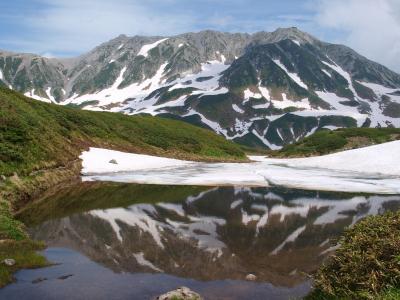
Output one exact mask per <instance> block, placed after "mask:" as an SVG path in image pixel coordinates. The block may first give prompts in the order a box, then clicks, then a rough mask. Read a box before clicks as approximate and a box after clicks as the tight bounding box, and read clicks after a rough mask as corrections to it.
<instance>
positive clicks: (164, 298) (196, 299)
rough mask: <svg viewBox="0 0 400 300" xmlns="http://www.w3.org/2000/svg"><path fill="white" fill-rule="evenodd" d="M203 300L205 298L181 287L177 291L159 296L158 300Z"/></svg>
mask: <svg viewBox="0 0 400 300" xmlns="http://www.w3.org/2000/svg"><path fill="white" fill-rule="evenodd" d="M178 299H179V300H203V298H202V297H201V296H200V295H199V294H197V293H195V292H193V291H192V290H190V289H189V288H187V287H180V288H178V289H176V290H173V291H170V292H168V293H165V294H163V295H161V296H158V297H157V298H156V300H178Z"/></svg>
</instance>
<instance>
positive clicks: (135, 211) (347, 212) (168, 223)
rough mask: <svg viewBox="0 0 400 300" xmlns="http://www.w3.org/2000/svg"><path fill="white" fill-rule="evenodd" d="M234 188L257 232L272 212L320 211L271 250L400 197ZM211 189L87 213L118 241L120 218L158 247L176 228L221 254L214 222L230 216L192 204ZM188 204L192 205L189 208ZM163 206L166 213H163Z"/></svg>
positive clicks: (233, 204)
mask: <svg viewBox="0 0 400 300" xmlns="http://www.w3.org/2000/svg"><path fill="white" fill-rule="evenodd" d="M233 191H234V192H233V197H232V199H230V200H231V201H230V203H229V205H228V207H227V209H228V210H231V211H235V214H237V213H239V214H240V220H241V223H242V224H243V226H245V227H249V226H250V227H251V228H254V230H255V238H257V236H259V234H261V231H262V230H263V229H265V228H268V226H269V224H268V222H269V220H270V219H271V217H272V216H278V218H274V219H275V221H276V220H279V222H281V223H284V222H286V221H287V218H289V217H291V216H297V217H300V218H302V219H307V218H308V216H309V213H310V211H313V212H316V211H318V212H319V214H318V215H317V216H316V215H315V213H314V217H313V221H312V222H311V223H310V222H309V223H307V225H304V223H303V224H302V225H301V226H299V227H298V228H296V229H295V230H293V231H292V233H290V234H289V235H288V236H287V237H286V238H285V240H284V241H283V242H281V243H280V244H279V245H278V246H277V247H276V248H275V249H274V250H273V251H272V252H271V254H277V253H278V252H280V251H282V250H283V249H284V248H285V247H287V246H288V245H289V244H291V243H293V242H295V241H296V240H297V238H298V237H299V236H300V235H301V234H302V233H303V232H305V231H306V230H307V228H308V227H309V226H325V225H327V224H334V223H335V222H336V221H338V220H341V219H347V218H349V220H350V224H354V223H355V222H356V221H358V220H359V219H361V218H363V217H365V216H367V215H375V214H378V213H382V212H383V211H384V204H385V203H388V202H392V201H400V197H397V196H355V197H351V198H349V199H337V200H336V199H331V198H330V199H328V198H327V199H324V198H319V197H318V196H316V197H303V196H300V197H297V198H296V197H294V198H293V199H290V200H289V201H285V200H284V199H283V197H282V196H280V195H277V194H275V193H273V192H271V191H268V192H266V193H261V192H259V189H258V190H257V189H253V188H234V190H233ZM214 192H216V193H218V188H213V189H210V190H207V191H205V192H202V193H199V194H198V195H194V196H190V197H188V198H187V199H186V201H185V202H184V203H180V204H177V203H174V204H172V203H157V204H155V205H150V204H137V205H132V206H130V207H128V208H116V209H108V210H94V211H91V212H89V214H91V215H93V216H96V217H99V218H101V219H104V220H106V221H107V222H109V223H110V225H111V226H112V228H113V230H114V231H115V233H116V235H117V237H118V239H119V240H120V241H121V243H123V235H121V227H120V224H121V222H122V223H125V224H127V225H130V226H132V227H137V228H139V229H140V230H141V232H142V233H148V234H150V236H151V237H152V238H153V240H154V242H155V244H156V245H158V246H159V247H161V248H162V249H164V248H165V245H164V242H163V239H164V237H163V236H164V233H165V231H166V230H168V231H172V232H174V233H175V234H176V235H177V236H178V237H179V238H181V239H187V240H191V241H194V242H195V243H196V245H197V247H198V248H199V249H201V250H205V251H208V252H211V253H216V254H217V256H218V257H219V256H221V255H222V254H223V249H224V248H226V247H227V246H226V245H225V243H224V242H223V240H222V238H221V237H220V236H219V233H218V232H219V231H218V228H220V227H223V226H226V225H227V222H228V220H227V219H224V218H221V217H216V216H210V215H204V212H203V213H202V214H199V213H197V212H196V210H193V208H194V207H195V206H193V205H196V204H199V203H201V201H202V200H204V199H207V198H209V197H210V196H212V193H214ZM190 205H191V206H192V207H191V209H190V210H188V206H190ZM239 207H240V209H239ZM166 212H167V216H168V217H167V216H166V215H165V213H166ZM168 212H169V213H168ZM275 226H276V225H275ZM328 243H329V239H328V240H325V241H324V242H323V243H321V244H320V245H319V247H320V248H326V246H328ZM324 251H326V250H324ZM323 253H325V252H323ZM135 257H136V256H135ZM136 258H137V260H138V261H139V260H140V257H139V256H138V257H136ZM142 262H143V261H142ZM155 268H157V267H155V266H153V269H155Z"/></svg>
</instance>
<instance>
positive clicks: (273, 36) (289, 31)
mask: <svg viewBox="0 0 400 300" xmlns="http://www.w3.org/2000/svg"><path fill="white" fill-rule="evenodd" d="M285 39H291V40H297V41H298V42H300V43H311V44H313V43H314V42H315V41H318V39H317V38H315V37H313V36H312V35H310V34H308V33H307V32H304V31H301V30H300V29H298V28H297V27H287V28H278V29H276V30H275V31H273V32H271V33H270V42H272V43H274V42H279V41H281V40H285Z"/></svg>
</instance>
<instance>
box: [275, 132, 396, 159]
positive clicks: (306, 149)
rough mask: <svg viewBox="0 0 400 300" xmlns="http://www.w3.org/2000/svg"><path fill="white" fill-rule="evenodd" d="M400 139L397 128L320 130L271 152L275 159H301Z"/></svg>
mask: <svg viewBox="0 0 400 300" xmlns="http://www.w3.org/2000/svg"><path fill="white" fill-rule="evenodd" d="M398 139H400V129H399V128H341V129H337V130H334V131H330V130H321V131H318V132H316V133H315V134H313V135H311V136H309V137H306V138H304V139H302V140H300V141H298V142H297V143H294V144H291V145H287V146H285V147H284V148H282V149H281V150H279V151H273V152H271V153H270V155H271V156H275V157H303V156H315V155H324V154H329V153H332V152H338V151H343V150H349V149H355V148H361V147H365V146H370V145H374V144H380V143H385V142H390V141H393V140H398Z"/></svg>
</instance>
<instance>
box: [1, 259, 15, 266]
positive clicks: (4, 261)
mask: <svg viewBox="0 0 400 300" xmlns="http://www.w3.org/2000/svg"><path fill="white" fill-rule="evenodd" d="M3 264H5V265H6V266H9V267H11V266H13V265H15V260H14V259H12V258H6V259H5V260H3Z"/></svg>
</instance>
